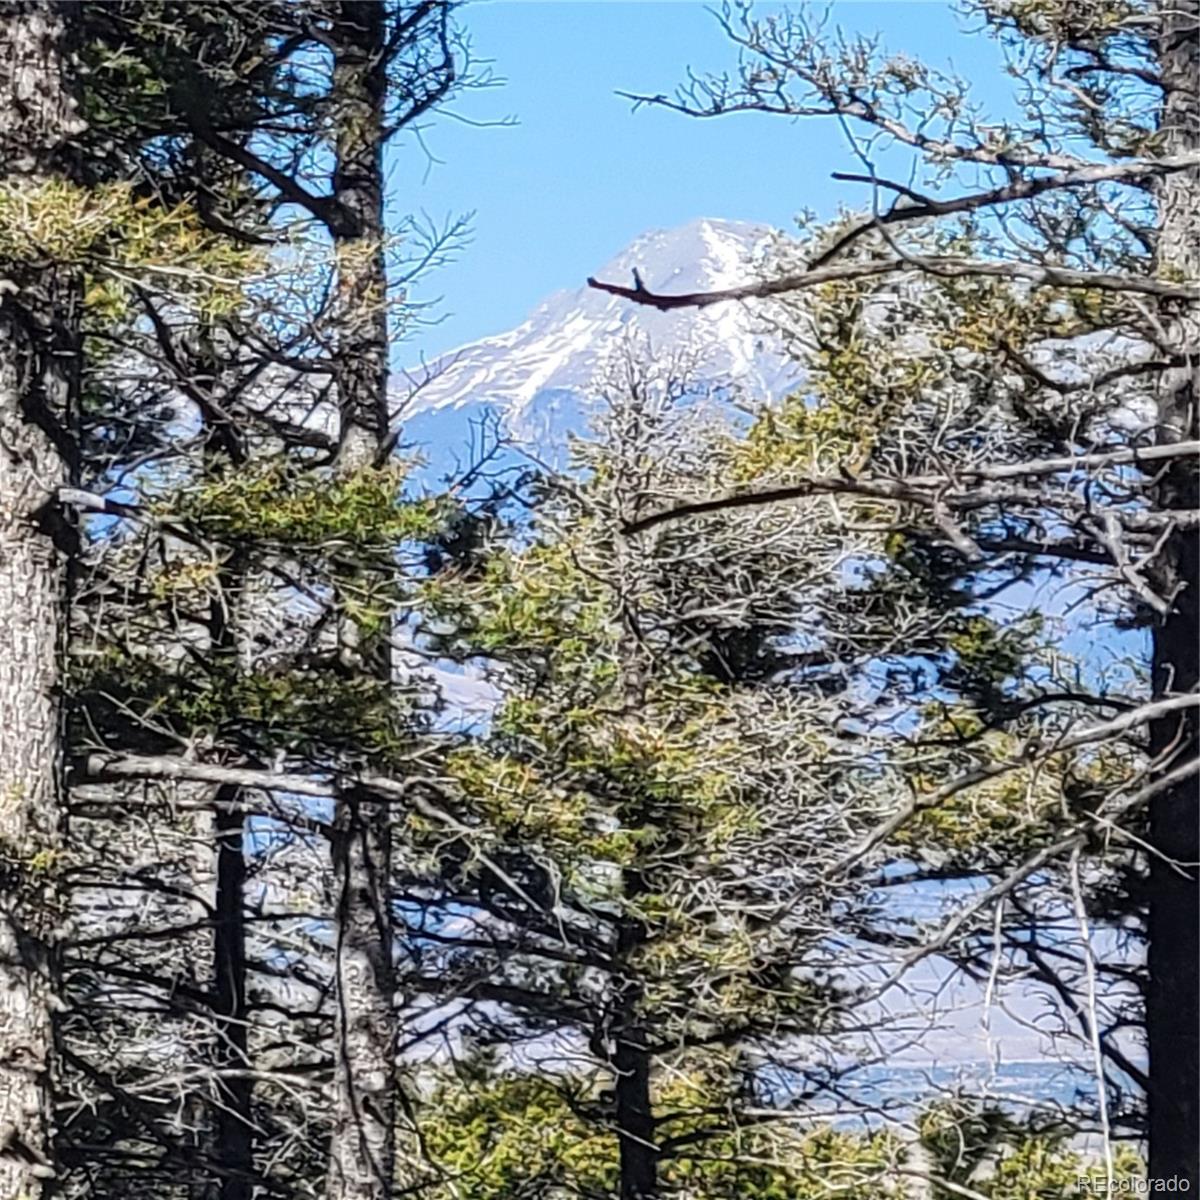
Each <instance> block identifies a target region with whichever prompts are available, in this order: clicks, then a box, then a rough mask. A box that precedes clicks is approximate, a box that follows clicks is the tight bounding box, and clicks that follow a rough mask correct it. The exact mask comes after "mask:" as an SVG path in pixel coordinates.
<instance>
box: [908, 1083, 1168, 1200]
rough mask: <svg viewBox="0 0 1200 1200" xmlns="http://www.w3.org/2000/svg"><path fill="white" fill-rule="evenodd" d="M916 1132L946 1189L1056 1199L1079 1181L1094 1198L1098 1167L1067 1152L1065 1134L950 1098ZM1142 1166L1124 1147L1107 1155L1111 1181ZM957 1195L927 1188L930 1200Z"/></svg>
mask: <svg viewBox="0 0 1200 1200" xmlns="http://www.w3.org/2000/svg"><path fill="white" fill-rule="evenodd" d="M919 1133H920V1138H921V1142H922V1144H923V1145H924V1146H925V1148H926V1149H927V1150H928V1151H929V1152H930V1153H931V1154H932V1156H933V1160H934V1163H935V1166H936V1173H937V1174H938V1175H939V1176H940V1177H941V1178H942V1179H944V1180H946V1181H948V1182H949V1183H951V1184H959V1185H968V1184H969V1186H970V1187H971V1188H972V1190H973V1191H975V1192H978V1193H979V1194H980V1195H983V1196H986V1197H988V1200H1061V1197H1064V1196H1070V1195H1074V1194H1076V1193H1077V1192H1079V1191H1081V1190H1082V1191H1084V1194H1086V1190H1085V1189H1080V1187H1079V1180H1080V1179H1083V1178H1087V1179H1089V1180H1090V1181H1091V1185H1092V1189H1093V1190H1095V1191H1097V1192H1099V1191H1100V1190H1101V1189H1102V1188H1103V1185H1104V1180H1105V1167H1104V1164H1103V1163H1102V1162H1098V1161H1096V1159H1094V1158H1090V1159H1085V1158H1084V1157H1083V1156H1082V1155H1081V1154H1080V1153H1079V1152H1078V1151H1076V1150H1073V1149H1072V1148H1071V1147H1070V1144H1069V1139H1070V1130H1069V1129H1068V1128H1066V1127H1064V1126H1049V1127H1046V1126H1039V1125H1037V1124H1031V1123H1028V1122H1021V1121H1018V1120H1016V1119H1015V1118H1013V1117H1012V1116H1010V1115H1008V1114H1006V1113H1004V1112H1002V1111H1000V1110H999V1109H995V1108H989V1107H987V1106H985V1105H982V1104H979V1103H976V1102H973V1101H969V1100H965V1099H954V1100H947V1101H942V1102H940V1103H938V1104H935V1105H932V1106H931V1107H930V1108H928V1109H927V1110H926V1111H925V1113H924V1114H923V1116H922V1118H921V1121H920V1125H919ZM1144 1173H1145V1171H1144V1167H1143V1165H1142V1163H1141V1160H1140V1159H1139V1158H1138V1156H1137V1154H1136V1153H1135V1152H1134V1151H1133V1150H1132V1149H1131V1148H1130V1147H1128V1146H1119V1147H1117V1148H1116V1150H1115V1152H1114V1155H1113V1174H1114V1177H1115V1179H1116V1180H1117V1181H1125V1182H1126V1183H1128V1181H1130V1180H1133V1179H1137V1178H1139V1177H1142V1176H1144ZM956 1194H957V1193H956V1192H955V1191H954V1190H953V1189H952V1188H949V1187H940V1186H936V1185H935V1187H934V1197H935V1200H951V1197H953V1196H955V1195H956Z"/></svg>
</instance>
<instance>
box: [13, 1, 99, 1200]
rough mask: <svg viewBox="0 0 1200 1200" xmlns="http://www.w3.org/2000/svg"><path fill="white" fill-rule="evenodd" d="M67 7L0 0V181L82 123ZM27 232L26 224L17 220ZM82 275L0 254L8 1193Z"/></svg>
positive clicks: (29, 1174)
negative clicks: (73, 88)
mask: <svg viewBox="0 0 1200 1200" xmlns="http://www.w3.org/2000/svg"><path fill="white" fill-rule="evenodd" d="M69 11H70V10H69V9H67V8H66V6H62V5H53V4H49V3H15V4H14V3H10V4H6V5H4V6H3V7H2V8H0V171H2V172H3V176H2V177H0V187H3V188H5V189H14V190H24V189H29V190H30V191H33V192H36V190H37V189H38V188H39V187H40V186H41V185H42V184H44V183H46V182H47V181H49V180H51V179H53V178H55V177H58V176H61V175H64V174H66V173H67V172H66V171H65V169H64V168H65V166H66V164H67V163H68V161H69V154H68V148H67V141H68V139H69V138H70V137H71V136H72V134H74V133H77V132H78V131H79V128H80V125H79V122H78V117H77V115H76V112H75V107H74V103H73V101H72V98H71V94H70V89H69V86H68V78H67V48H66V42H67V18H68V15H69ZM18 237H19V231H18ZM78 295H79V290H78V284H77V280H76V278H75V275H74V272H73V271H67V270H64V269H62V268H59V267H56V266H55V265H54V264H53V263H46V262H37V263H33V262H28V263H22V262H7V261H0V730H2V731H3V735H2V736H0V909H2V914H0V918H2V919H0V1196H5V1197H13V1198H14V1200H15V1198H17V1197H23V1198H32V1197H35V1196H41V1195H42V1194H43V1189H44V1188H45V1187H46V1186H47V1184H46V1181H47V1180H48V1179H49V1178H50V1177H52V1175H53V1169H52V1167H51V1165H50V1162H49V1158H50V1153H51V1151H50V1142H51V1138H52V1135H53V1129H52V1124H51V1120H52V1118H51V1110H50V1099H49V1086H50V1068H51V1054H52V1049H53V1032H52V1023H51V1001H52V991H53V977H54V970H53V965H54V960H55V950H54V933H55V925H56V921H57V917H56V911H57V910H56V905H55V899H56V896H55V887H54V876H55V871H56V869H57V862H56V854H57V851H58V849H59V847H60V845H61V840H62V830H61V825H60V820H61V816H60V814H61V804H60V789H61V784H62V776H61V770H60V764H61V753H60V738H61V724H62V722H61V709H60V698H59V694H58V680H59V668H60V661H59V659H60V650H61V639H62V638H63V636H64V635H65V629H66V621H65V613H64V610H65V599H66V597H65V584H64V580H65V576H64V571H63V565H62V560H61V558H60V555H59V550H58V547H57V546H56V545H55V542H56V541H59V540H60V539H59V538H57V537H56V536H55V535H56V534H57V533H59V532H60V531H63V529H64V527H63V526H61V525H60V522H59V513H58V508H57V495H56V492H57V489H58V487H59V486H61V485H62V484H63V483H65V482H67V480H68V477H69V463H70V460H71V452H70V443H69V438H68V435H67V433H66V425H65V422H66V420H67V414H68V413H69V411H70V400H71V397H72V395H73V393H74V390H75V386H76V384H75V381H76V378H77V373H78V365H79V357H78V354H79V342H78V311H77V309H78Z"/></svg>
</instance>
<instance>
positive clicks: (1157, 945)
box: [1146, 0, 1200, 1188]
mask: <svg viewBox="0 0 1200 1200" xmlns="http://www.w3.org/2000/svg"><path fill="white" fill-rule="evenodd" d="M1160 12H1161V20H1162V35H1161V36H1162V40H1161V43H1160V46H1159V65H1160V71H1161V75H1162V79H1163V83H1164V87H1165V98H1164V104H1163V113H1162V134H1163V138H1164V145H1163V153H1164V154H1165V155H1171V154H1180V153H1185V152H1187V151H1195V150H1196V149H1198V148H1200V0H1163V3H1162V5H1161V9H1160ZM1160 204H1161V211H1160V226H1159V244H1158V267H1159V273H1160V274H1165V275H1168V276H1170V277H1172V278H1178V277H1180V276H1181V275H1182V277H1185V278H1188V279H1196V278H1198V277H1200V171H1198V170H1196V169H1195V168H1193V169H1191V170H1187V171H1181V172H1179V173H1178V174H1175V175H1168V176H1167V177H1166V178H1165V179H1164V180H1163V181H1162V183H1161V191H1160ZM1165 315H1166V318H1167V321H1166V323H1167V325H1168V327H1169V328H1170V329H1171V332H1172V334H1173V336H1174V337H1175V338H1176V339H1177V344H1178V349H1179V350H1180V351H1181V352H1182V353H1183V354H1184V356H1185V357H1186V359H1187V364H1186V366H1184V367H1182V368H1181V369H1179V370H1178V371H1174V372H1170V373H1168V374H1167V376H1166V378H1165V379H1164V382H1163V387H1162V392H1161V397H1160V403H1159V440H1160V441H1164V442H1174V441H1184V440H1191V439H1195V438H1196V437H1197V436H1198V431H1197V430H1198V427H1197V402H1198V401H1200V313H1197V312H1196V311H1195V308H1194V306H1193V307H1192V308H1191V310H1190V311H1189V310H1188V309H1182V310H1181V309H1179V308H1176V309H1175V310H1174V311H1172V312H1168V313H1166V314H1165ZM1197 484H1198V480H1197V464H1196V463H1195V461H1194V460H1181V461H1179V462H1177V463H1175V464H1174V465H1172V466H1171V467H1169V468H1168V469H1167V470H1166V471H1164V472H1163V474H1162V476H1161V482H1160V484H1159V486H1158V489H1157V490H1158V496H1157V499H1158V504H1159V506H1160V507H1161V508H1162V509H1164V510H1169V509H1192V510H1194V509H1195V508H1197V506H1198V505H1200V487H1198V486H1197ZM1197 568H1198V561H1197V535H1196V531H1195V530H1194V529H1191V530H1189V529H1183V530H1176V531H1175V532H1174V533H1173V534H1172V535H1171V537H1170V540H1169V541H1168V543H1167V544H1166V545H1165V546H1164V547H1163V550H1162V554H1161V557H1160V560H1159V563H1158V570H1157V576H1158V578H1157V580H1156V582H1157V584H1158V590H1159V592H1160V594H1161V595H1164V596H1168V597H1173V600H1172V605H1171V611H1170V613H1169V614H1168V615H1167V616H1166V617H1165V619H1163V620H1161V621H1160V622H1159V623H1158V624H1157V625H1156V626H1155V629H1154V633H1153V687H1154V696H1155V698H1156V699H1159V698H1162V697H1165V696H1167V695H1170V694H1179V693H1182V692H1188V691H1192V690H1193V689H1195V688H1196V686H1197V683H1198V682H1200V670H1198V667H1197V657H1198V643H1197V640H1198V637H1200V573H1198V569H1197ZM1198 734H1200V728H1198V725H1197V715H1196V710H1195V709H1189V710H1187V711H1186V712H1185V713H1184V714H1183V715H1182V716H1171V717H1169V718H1166V719H1164V720H1161V721H1158V722H1156V723H1155V725H1154V727H1153V729H1152V731H1151V749H1152V751H1153V752H1154V753H1155V754H1156V755H1161V756H1162V761H1163V769H1164V771H1165V770H1169V769H1170V767H1171V766H1178V765H1179V764H1180V763H1182V762H1184V761H1186V760H1188V759H1192V758H1195V757H1196V756H1197V754H1200V739H1198ZM1150 832H1151V841H1152V843H1153V845H1154V846H1155V848H1156V849H1157V850H1158V852H1159V853H1158V854H1157V855H1155V856H1154V857H1153V858H1152V860H1151V864H1150V905H1149V907H1150V912H1149V935H1150V948H1149V981H1148V990H1147V995H1146V1024H1147V1033H1148V1042H1149V1055H1150V1081H1151V1083H1150V1095H1149V1097H1148V1104H1149V1141H1150V1163H1149V1168H1150V1169H1149V1174H1150V1177H1151V1178H1152V1179H1165V1178H1169V1177H1171V1176H1179V1177H1181V1178H1185V1179H1188V1180H1189V1181H1190V1183H1191V1186H1192V1187H1193V1188H1196V1187H1198V1186H1200V1056H1198V1053H1197V1042H1198V1036H1200V921H1198V917H1200V892H1198V890H1197V864H1198V863H1200V837H1198V833H1200V813H1198V811H1197V794H1196V781H1195V779H1188V780H1186V781H1184V782H1183V783H1179V784H1176V785H1175V786H1174V787H1171V788H1169V789H1168V790H1166V791H1164V792H1163V793H1162V794H1160V795H1159V796H1158V797H1157V798H1156V799H1155V800H1154V801H1153V804H1152V808H1151V813H1150Z"/></svg>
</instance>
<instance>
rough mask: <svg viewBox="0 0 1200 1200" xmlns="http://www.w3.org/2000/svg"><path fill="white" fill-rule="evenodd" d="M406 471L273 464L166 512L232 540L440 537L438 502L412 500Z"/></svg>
mask: <svg viewBox="0 0 1200 1200" xmlns="http://www.w3.org/2000/svg"><path fill="white" fill-rule="evenodd" d="M406 474H407V468H406V467H404V466H403V465H392V464H389V465H387V466H384V467H380V468H374V467H368V468H364V469H362V470H358V471H353V472H349V473H343V474H335V475H328V476H325V477H322V476H320V475H318V474H316V473H315V472H311V471H310V472H305V473H301V472H298V471H295V470H293V469H292V468H290V467H289V466H288V465H287V464H286V463H285V462H283V461H282V460H277V459H273V460H270V461H265V462H261V463H254V464H251V465H247V466H244V467H241V468H239V469H237V470H233V469H230V470H227V471H225V472H224V473H222V474H219V475H216V476H214V477H212V478H209V479H206V480H205V481H203V482H202V483H200V484H199V486H197V487H194V488H189V489H188V490H186V491H184V492H182V493H181V494H179V495H178V496H176V497H174V498H172V499H170V500H167V501H164V502H163V505H162V507H163V508H164V509H166V510H169V511H170V512H171V513H172V515H174V516H180V517H184V518H186V519H187V520H189V521H191V522H194V523H195V524H196V525H197V526H198V527H199V528H201V529H203V530H204V531H205V532H207V533H210V534H212V535H214V536H216V537H219V538H222V539H226V540H230V541H236V540H241V539H245V540H249V541H256V542H270V543H272V544H275V545H280V546H287V547H329V546H339V547H352V548H356V549H359V550H387V549H390V548H394V547H396V546H397V545H399V544H400V543H402V542H406V541H413V540H420V539H423V538H428V537H431V536H433V535H434V534H435V533H436V532H437V530H438V529H439V527H440V524H441V521H442V508H441V505H440V504H439V502H438V501H437V500H435V499H419V500H408V499H405V498H404V496H403V487H404V480H405V476H406Z"/></svg>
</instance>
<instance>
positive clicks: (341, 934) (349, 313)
mask: <svg viewBox="0 0 1200 1200" xmlns="http://www.w3.org/2000/svg"><path fill="white" fill-rule="evenodd" d="M331 17H332V34H333V38H332V41H333V44H334V47H335V49H334V75H333V90H334V111H335V117H334V120H335V127H336V129H337V144H336V165H335V168H334V177H333V194H334V197H335V199H336V201H337V204H338V206H339V209H340V212H341V214H342V216H343V221H342V222H341V225H342V228H341V229H340V230H339V231H335V242H336V247H335V251H336V255H337V268H338V307H339V316H338V329H337V339H338V340H337V365H336V369H335V371H336V379H337V389H338V404H339V408H340V411H341V442H340V449H339V454H338V466H339V468H340V469H343V470H349V471H352V470H360V469H364V468H368V467H370V466H371V465H373V464H374V463H375V461H376V459H377V457H378V456H379V454H380V452H381V448H382V447H383V445H384V440H385V438H386V436H387V421H388V399H387V386H388V346H387V335H388V329H387V308H386V300H387V271H386V263H385V258H384V246H383V233H384V223H383V157H382V151H383V141H384V136H383V103H384V95H385V91H386V86H387V79H386V71H385V55H384V10H383V6H382V4H379V3H376V2H374V0H371V2H367V3H353V2H348V3H342V4H337V5H331ZM342 640H343V648H344V650H346V652H347V653H349V654H350V655H351V656H352V657H353V659H354V660H355V662H356V663H357V664H358V665H359V666H360V667H365V668H366V669H368V670H373V671H375V672H376V673H377V674H379V676H380V677H381V678H384V679H387V680H390V675H391V668H390V662H391V659H390V655H389V654H388V652H387V647H386V645H375V646H370V645H365V644H363V641H362V639H360V637H359V631H358V630H357V629H355V628H354V627H353V623H352V622H348V621H344V622H343V623H342ZM391 857H392V855H391V828H390V816H389V813H388V810H387V807H386V805H382V804H379V803H377V802H373V801H372V800H371V798H370V797H368V796H364V795H362V794H360V793H358V792H355V791H353V790H349V791H347V792H345V793H343V794H342V795H340V796H339V797H338V798H337V804H336V811H335V814H334V833H333V869H334V875H335V883H334V886H335V888H336V892H335V895H336V897H337V914H336V939H337V942H336V966H335V971H336V976H335V988H334V992H335V1009H334V1035H333V1036H334V1100H333V1105H334V1107H333V1130H332V1139H331V1145H330V1157H329V1174H328V1181H327V1184H326V1196H327V1198H328V1200H387V1198H388V1197H390V1196H391V1194H392V1182H393V1175H394V1169H395V1152H396V1145H395V1139H396V1133H395V1112H396V1065H395V1054H396V1015H395V972H394V968H393V963H392V953H393V945H392V943H393V938H394V928H393V921H392V915H391V906H390V903H389V884H390V878H391Z"/></svg>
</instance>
